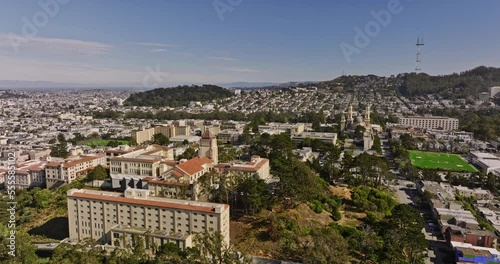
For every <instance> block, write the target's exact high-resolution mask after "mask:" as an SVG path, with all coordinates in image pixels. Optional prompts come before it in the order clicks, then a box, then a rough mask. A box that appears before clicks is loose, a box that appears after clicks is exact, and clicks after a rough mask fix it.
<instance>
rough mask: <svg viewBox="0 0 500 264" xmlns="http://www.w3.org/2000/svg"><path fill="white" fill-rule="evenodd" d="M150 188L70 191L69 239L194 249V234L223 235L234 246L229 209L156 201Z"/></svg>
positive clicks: (227, 206)
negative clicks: (134, 240) (134, 237)
mask: <svg viewBox="0 0 500 264" xmlns="http://www.w3.org/2000/svg"><path fill="white" fill-rule="evenodd" d="M149 194H150V192H149V190H140V189H127V190H125V192H124V193H123V194H122V193H116V192H105V191H94V190H83V189H81V190H79V189H71V190H69V191H68V196H67V200H68V223H69V239H70V240H71V241H75V242H77V241H82V240H83V239H86V238H91V239H94V240H96V241H98V242H99V243H100V244H108V245H112V246H119V247H124V246H126V245H127V244H129V243H130V241H131V237H132V235H133V234H137V235H139V236H142V237H143V238H145V244H146V247H147V248H149V247H151V246H152V245H156V246H159V245H162V244H165V243H169V242H171V243H175V244H176V245H178V246H179V247H180V248H181V249H185V248H187V247H191V246H193V244H192V235H193V234H196V233H204V232H221V234H222V236H223V238H224V242H225V243H226V244H227V245H229V205H226V204H216V203H203V202H193V201H185V200H177V199H166V198H160V197H152V196H150V195H149Z"/></svg>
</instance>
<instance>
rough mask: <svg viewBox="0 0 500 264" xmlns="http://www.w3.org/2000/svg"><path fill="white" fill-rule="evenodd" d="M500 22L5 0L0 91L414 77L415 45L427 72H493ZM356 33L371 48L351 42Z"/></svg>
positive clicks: (320, 5)
mask: <svg viewBox="0 0 500 264" xmlns="http://www.w3.org/2000/svg"><path fill="white" fill-rule="evenodd" d="M397 2H399V4H398V3H397ZM40 3H49V4H48V5H47V7H43V6H42V5H40ZM54 3H57V5H56V6H55V5H54ZM499 11H500V1H498V0H483V1H472V0H471V1H464V0H448V1H431V0H405V1H403V0H401V1H397V0H381V1H378V0H377V1H373V0H365V1H352V0H336V1H333V0H318V1H315V0H303V1H299V0H215V1H213V0H163V1H160V0H158V1H154V0H147V1H146V0H142V1H139V0H105V1H104V0H85V1H84V0H36V1H35V0H33V1H31V0H25V1H19V0H2V2H1V8H0V21H1V23H0V80H25V81H52V82H68V83H83V84H96V85H106V86H120V85H123V86H138V87H140V86H147V87H154V86H166V85H173V84H180V83H188V84H190V83H225V82H236V81H248V82H284V81H300V80H326V79H333V78H334V77H337V76H339V75H340V74H341V73H342V71H343V70H344V71H345V72H346V73H347V74H378V75H390V74H397V73H400V72H410V71H413V70H414V68H415V44H416V40H417V36H419V35H421V36H423V37H424V42H425V46H424V52H423V56H422V63H421V67H422V69H423V70H424V71H425V72H428V73H430V74H445V73H450V72H457V71H463V70H467V69H470V68H472V67H475V66H479V65H486V66H500V44H499V43H500V29H499V26H500V15H499ZM372 13H379V14H385V15H386V14H390V16H391V17H390V19H388V18H387V16H384V15H381V16H380V17H381V22H375V21H377V20H376V19H375V18H374V16H373V14H372ZM380 23H382V24H384V25H380ZM377 25H378V26H377ZM367 26H368V28H367ZM356 28H358V29H359V31H361V32H363V33H362V34H368V35H367V37H366V38H365V39H364V40H365V42H366V40H367V39H368V41H369V43H358V44H356V43H355V37H356V34H358V33H356ZM367 31H368V32H367ZM358 35H359V34H358ZM342 43H343V44H342ZM341 46H343V47H344V49H345V47H349V49H348V51H351V52H352V54H351V55H350V56H349V58H348V59H346V56H345V55H344V52H343V51H342V48H341Z"/></svg>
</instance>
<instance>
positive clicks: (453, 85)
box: [318, 66, 500, 99]
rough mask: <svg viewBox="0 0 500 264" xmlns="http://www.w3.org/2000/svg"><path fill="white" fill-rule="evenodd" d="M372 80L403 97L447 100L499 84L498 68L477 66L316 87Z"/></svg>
mask: <svg viewBox="0 0 500 264" xmlns="http://www.w3.org/2000/svg"><path fill="white" fill-rule="evenodd" d="M376 83H378V84H384V85H385V86H386V87H394V88H397V89H398V90H399V92H400V93H401V94H402V95H405V96H414V95H424V94H439V95H441V96H443V97H444V98H450V99H452V98H467V97H474V98H477V96H478V94H479V93H480V92H485V91H487V90H488V88H489V87H491V86H498V85H500V68H495V67H485V66H479V67H477V68H474V69H472V70H468V71H464V72H461V73H453V74H448V75H438V76H431V75H429V74H426V73H419V74H416V73H401V74H398V75H397V76H391V77H383V76H376V75H348V76H340V77H338V78H335V79H333V80H330V81H323V82H320V83H319V84H318V87H319V88H331V89H332V88H335V87H337V86H342V87H345V88H347V89H350V88H353V87H355V86H359V85H361V86H372V85H373V84H376Z"/></svg>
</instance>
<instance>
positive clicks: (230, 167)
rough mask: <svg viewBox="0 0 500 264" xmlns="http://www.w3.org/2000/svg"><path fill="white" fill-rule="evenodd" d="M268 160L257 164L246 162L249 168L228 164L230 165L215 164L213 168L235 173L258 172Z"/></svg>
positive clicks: (262, 160)
mask: <svg viewBox="0 0 500 264" xmlns="http://www.w3.org/2000/svg"><path fill="white" fill-rule="evenodd" d="M268 162H269V160H268V159H264V158H263V159H261V160H260V161H259V162H258V163H257V164H255V162H247V163H246V164H247V165H251V167H248V166H241V165H238V164H230V163H220V164H217V165H216V166H215V167H216V168H218V169H227V170H236V171H258V170H259V169H260V168H262V166H264V164H266V163H268Z"/></svg>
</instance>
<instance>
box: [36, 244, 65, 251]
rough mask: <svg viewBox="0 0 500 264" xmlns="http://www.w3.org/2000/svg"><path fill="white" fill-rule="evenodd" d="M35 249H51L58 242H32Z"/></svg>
mask: <svg viewBox="0 0 500 264" xmlns="http://www.w3.org/2000/svg"><path fill="white" fill-rule="evenodd" d="M33 245H34V246H35V247H36V248H37V250H42V251H53V250H54V249H55V248H56V247H57V246H58V245H59V243H33Z"/></svg>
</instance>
